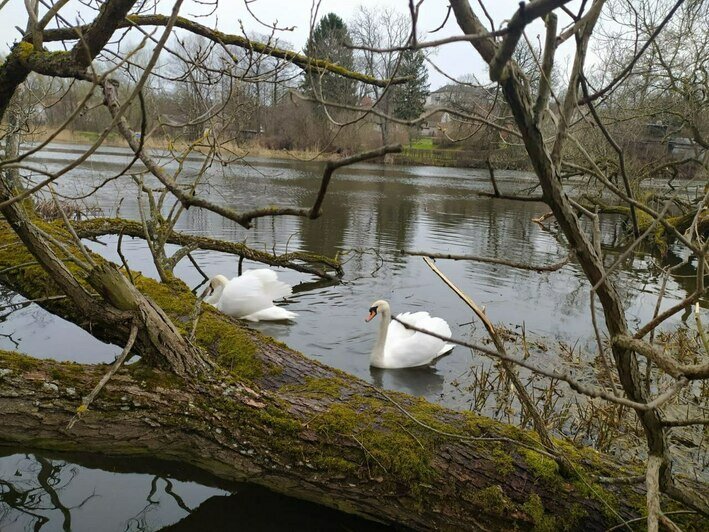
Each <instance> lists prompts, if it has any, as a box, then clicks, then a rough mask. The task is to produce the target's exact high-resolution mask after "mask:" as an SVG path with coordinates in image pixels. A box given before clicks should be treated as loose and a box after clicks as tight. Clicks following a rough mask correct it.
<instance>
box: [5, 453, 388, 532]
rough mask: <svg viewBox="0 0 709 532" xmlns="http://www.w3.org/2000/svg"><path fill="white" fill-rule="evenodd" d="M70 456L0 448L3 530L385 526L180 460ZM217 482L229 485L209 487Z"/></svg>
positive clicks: (128, 531)
mask: <svg viewBox="0 0 709 532" xmlns="http://www.w3.org/2000/svg"><path fill="white" fill-rule="evenodd" d="M0 452H1V451H0ZM5 452H9V451H5ZM66 456H68V455H66ZM68 459H69V460H72V462H70V461H67V459H63V458H58V457H55V456H38V455H35V454H29V453H17V454H8V455H7V456H2V455H1V454H0V530H1V531H2V532H14V531H20V530H22V531H24V530H34V531H40V530H41V531H44V532H46V531H48V530H52V531H54V530H64V531H71V530H73V531H82V530H87V531H97V530H100V531H102V532H110V531H116V532H137V531H148V530H150V531H154V530H169V531H173V532H187V531H203V530H209V531H210V532H218V531H231V530H235V529H238V530H248V531H250V532H251V531H269V532H270V531H281V530H282V531H304V532H305V531H308V532H310V531H325V530H327V531H345V530H358V531H364V532H370V531H371V532H378V531H383V530H389V528H387V527H384V526H382V525H379V524H377V523H373V522H370V521H366V520H364V519H361V518H358V517H355V516H352V515H348V514H343V513H341V512H338V511H336V510H331V509H328V508H324V507H321V506H318V505H316V504H313V503H307V502H303V501H299V500H297V499H293V498H291V497H287V496H285V495H279V494H276V493H273V492H271V491H269V490H267V489H264V488H260V487H258V486H253V485H248V484H237V483H232V484H228V485H226V484H222V483H220V482H219V481H217V480H216V479H214V478H212V477H208V476H206V475H205V474H204V473H200V472H199V471H198V470H196V469H193V468H190V467H188V466H184V465H175V464H169V463H164V462H156V461H152V460H150V461H149V460H140V459H137V458H130V459H126V458H113V459H111V458H99V457H96V456H91V455H71V456H70V457H68ZM74 461H76V462H77V463H73V462H74ZM176 477H177V478H176ZM178 478H179V480H178ZM188 478H189V480H188ZM198 482H200V483H204V484H207V485H202V484H199V483H198ZM215 483H219V484H220V485H223V487H226V488H228V491H227V490H225V489H219V488H214V487H210V486H209V485H214V484H215ZM230 492H232V493H230Z"/></svg>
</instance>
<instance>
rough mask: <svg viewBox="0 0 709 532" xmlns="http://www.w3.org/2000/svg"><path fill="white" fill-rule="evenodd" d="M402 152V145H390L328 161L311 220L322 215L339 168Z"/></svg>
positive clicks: (310, 215)
mask: <svg viewBox="0 0 709 532" xmlns="http://www.w3.org/2000/svg"><path fill="white" fill-rule="evenodd" d="M400 151H401V144H389V145H387V146H382V147H381V148H377V149H375V150H369V151H365V152H362V153H357V154H355V155H352V156H351V157H345V158H343V159H338V160H336V161H328V162H327V163H326V164H325V171H324V172H323V176H322V181H321V182H320V190H319V191H318V195H317V197H316V198H315V203H314V204H313V208H312V209H310V214H309V216H308V217H309V218H310V219H311V220H314V219H316V218H318V217H319V216H320V215H321V214H322V209H321V207H322V204H323V201H325V194H326V193H327V187H328V185H329V184H330V179H332V174H333V173H334V172H335V170H337V169H338V168H342V167H343V166H348V165H350V164H355V163H360V162H362V161H367V160H369V159H374V158H375V157H381V156H382V155H386V154H387V153H399V152H400Z"/></svg>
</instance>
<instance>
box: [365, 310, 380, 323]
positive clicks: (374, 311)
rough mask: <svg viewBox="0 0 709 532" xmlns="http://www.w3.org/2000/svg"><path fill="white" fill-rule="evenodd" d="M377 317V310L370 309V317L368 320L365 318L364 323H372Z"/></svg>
mask: <svg viewBox="0 0 709 532" xmlns="http://www.w3.org/2000/svg"><path fill="white" fill-rule="evenodd" d="M376 315H377V309H375V308H370V309H369V316H367V317H366V318H364V321H366V322H370V321H372V320H373V319H374V317H375V316H376Z"/></svg>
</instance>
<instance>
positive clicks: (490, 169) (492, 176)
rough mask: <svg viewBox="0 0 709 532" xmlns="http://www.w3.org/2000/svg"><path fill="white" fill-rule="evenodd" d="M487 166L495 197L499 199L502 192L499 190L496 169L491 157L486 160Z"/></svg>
mask: <svg viewBox="0 0 709 532" xmlns="http://www.w3.org/2000/svg"><path fill="white" fill-rule="evenodd" d="M485 164H486V165H487V170H488V172H490V181H492V190H493V191H494V193H495V197H496V198H499V197H500V190H499V189H498V188H497V181H495V169H494V168H493V167H492V161H490V157H489V156H488V158H487V159H485Z"/></svg>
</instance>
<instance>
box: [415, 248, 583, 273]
mask: <svg viewBox="0 0 709 532" xmlns="http://www.w3.org/2000/svg"><path fill="white" fill-rule="evenodd" d="M401 253H403V254H404V255H413V256H417V257H429V258H431V259H449V260H471V261H475V262H484V263H487V264H499V265H501V266H509V267H510V268H518V269H520V270H531V271H535V272H555V271H557V270H560V269H561V268H563V267H564V266H566V265H567V264H568V263H569V261H570V260H571V257H572V255H571V254H569V256H567V257H566V258H565V259H564V260H562V261H560V262H555V263H553V264H547V265H539V266H536V265H534V264H524V263H521V262H513V261H511V260H505V259H493V258H491V257H478V256H476V255H454V254H451V253H433V252H429V251H411V250H406V249H402V250H401Z"/></svg>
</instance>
